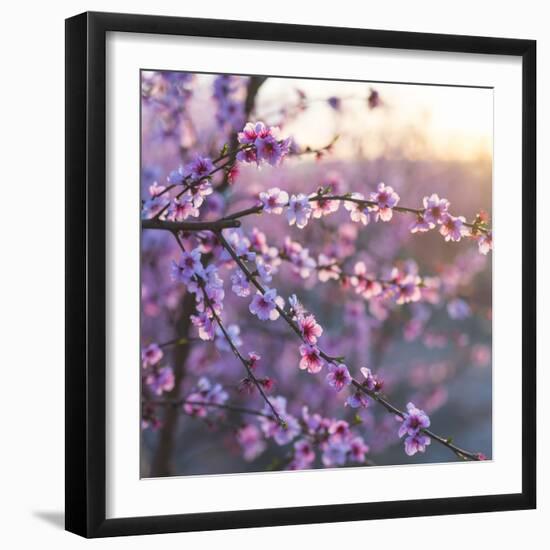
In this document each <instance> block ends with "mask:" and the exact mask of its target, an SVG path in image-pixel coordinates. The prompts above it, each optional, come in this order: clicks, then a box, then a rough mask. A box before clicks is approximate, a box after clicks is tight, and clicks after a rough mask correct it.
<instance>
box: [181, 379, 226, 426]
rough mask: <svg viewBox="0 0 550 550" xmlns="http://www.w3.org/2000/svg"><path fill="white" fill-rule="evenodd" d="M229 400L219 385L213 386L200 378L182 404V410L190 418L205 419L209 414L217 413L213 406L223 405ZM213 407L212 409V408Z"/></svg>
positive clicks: (208, 381) (217, 410) (207, 380)
mask: <svg viewBox="0 0 550 550" xmlns="http://www.w3.org/2000/svg"><path fill="white" fill-rule="evenodd" d="M228 398H229V395H228V394H227V392H226V391H225V390H224V389H223V387H222V385H221V384H213V383H212V382H210V380H209V379H208V378H206V377H205V376H203V377H201V378H200V379H199V381H198V382H197V385H196V387H195V389H194V390H193V392H192V393H190V394H189V395H188V396H187V397H186V398H185V401H184V403H183V410H184V412H185V413H186V414H188V415H190V416H197V417H199V418H205V417H206V416H208V414H209V413H211V412H215V413H216V412H217V413H219V410H220V409H217V408H216V407H215V405H223V404H224V403H225V402H226V401H227V400H228ZM213 405H214V407H213Z"/></svg>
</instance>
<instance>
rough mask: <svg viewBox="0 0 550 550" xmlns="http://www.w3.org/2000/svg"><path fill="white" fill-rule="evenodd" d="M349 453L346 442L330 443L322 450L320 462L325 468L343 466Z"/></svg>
mask: <svg viewBox="0 0 550 550" xmlns="http://www.w3.org/2000/svg"><path fill="white" fill-rule="evenodd" d="M348 451H349V443H348V442H346V441H330V442H329V443H328V444H327V445H326V446H325V448H324V450H323V456H322V457H321V458H322V461H323V464H324V465H325V466H328V467H330V466H343V465H344V464H345V463H346V458H347V455H348Z"/></svg>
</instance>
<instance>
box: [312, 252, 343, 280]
mask: <svg viewBox="0 0 550 550" xmlns="http://www.w3.org/2000/svg"><path fill="white" fill-rule="evenodd" d="M341 273H342V269H341V268H340V266H339V265H338V262H337V261H336V260H335V259H333V258H329V257H328V256H326V255H325V254H319V257H318V258H317V277H318V278H319V281H321V282H322V283H326V282H327V281H330V280H331V279H333V280H335V281H337V280H338V279H339V278H340V275H341Z"/></svg>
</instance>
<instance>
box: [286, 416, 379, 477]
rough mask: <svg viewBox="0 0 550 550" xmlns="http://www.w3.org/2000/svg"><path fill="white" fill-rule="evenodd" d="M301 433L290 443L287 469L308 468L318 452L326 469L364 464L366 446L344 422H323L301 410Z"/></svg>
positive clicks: (329, 419)
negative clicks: (349, 463) (292, 446)
mask: <svg viewBox="0 0 550 550" xmlns="http://www.w3.org/2000/svg"><path fill="white" fill-rule="evenodd" d="M302 425H303V431H302V434H301V437H300V438H299V439H298V440H297V441H295V443H294V455H293V459H292V461H291V463H290V465H289V468H290V469H297V470H298V469H304V468H309V467H311V465H312V464H313V463H314V461H315V459H316V450H317V449H319V451H320V458H321V462H322V463H323V465H324V466H326V467H336V466H343V465H344V464H346V462H356V463H359V464H362V463H364V462H365V455H366V454H367V453H368V452H369V446H368V445H367V444H366V443H365V441H364V440H363V438H362V437H361V436H358V435H356V434H354V433H353V431H352V429H351V427H350V425H349V423H348V422H346V421H345V420H336V419H333V418H325V417H322V416H321V415H319V414H317V413H315V414H310V412H309V409H308V407H305V406H304V407H303V408H302Z"/></svg>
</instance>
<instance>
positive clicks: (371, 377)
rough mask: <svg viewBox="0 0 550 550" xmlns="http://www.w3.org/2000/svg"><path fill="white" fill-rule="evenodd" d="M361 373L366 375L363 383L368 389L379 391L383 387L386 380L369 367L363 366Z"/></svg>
mask: <svg viewBox="0 0 550 550" xmlns="http://www.w3.org/2000/svg"><path fill="white" fill-rule="evenodd" d="M361 374H362V375H363V376H364V377H365V381H364V382H363V385H364V386H365V387H366V388H367V389H369V390H371V391H374V392H379V391H380V390H381V389H382V387H383V385H384V382H383V381H382V380H381V379H380V378H379V377H378V376H377V375H375V374H373V373H372V371H371V370H370V369H369V368H367V367H363V368H362V369H361Z"/></svg>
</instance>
